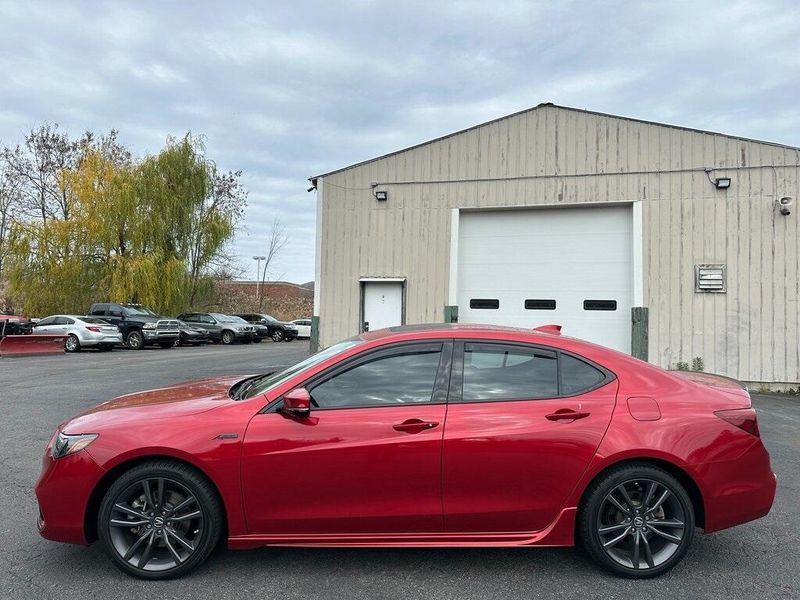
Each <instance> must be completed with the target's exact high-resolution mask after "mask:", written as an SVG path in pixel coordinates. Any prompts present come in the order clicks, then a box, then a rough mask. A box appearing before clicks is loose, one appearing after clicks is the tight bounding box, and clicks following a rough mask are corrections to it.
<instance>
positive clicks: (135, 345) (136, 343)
mask: <svg viewBox="0 0 800 600" xmlns="http://www.w3.org/2000/svg"><path fill="white" fill-rule="evenodd" d="M125 344H126V345H127V346H128V348H130V349H131V350H141V349H142V348H143V347H144V337H143V336H142V332H141V331H131V332H130V333H129V334H128V337H127V338H125Z"/></svg>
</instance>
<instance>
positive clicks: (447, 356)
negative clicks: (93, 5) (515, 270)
mask: <svg viewBox="0 0 800 600" xmlns="http://www.w3.org/2000/svg"><path fill="white" fill-rule="evenodd" d="M559 331H560V327H558V326H553V325H548V326H543V327H540V328H538V329H536V330H533V331H531V330H522V329H511V328H501V327H491V326H466V325H417V326H410V327H400V328H393V329H384V330H380V331H375V332H370V333H366V334H363V335H362V336H360V337H358V338H353V339H350V340H347V341H344V342H341V343H339V344H336V345H335V346H332V347H330V348H328V349H327V350H325V351H323V352H320V353H319V354H315V355H314V356H311V357H310V358H308V359H306V360H304V361H302V362H300V363H298V364H296V365H294V366H292V367H289V368H287V369H285V370H283V371H280V372H275V373H265V374H261V375H256V376H251V377H246V378H244V379H241V378H232V377H231V378H217V379H206V380H202V381H197V382H194V383H189V384H184V385H179V386H175V387H171V388H165V389H159V390H155V391H150V392H143V393H137V394H131V395H128V396H122V397H120V398H117V399H115V400H111V401H109V402H106V403H104V404H101V405H99V406H97V407H96V408H94V409H92V410H89V411H88V412H86V413H83V414H82V415H80V416H78V417H75V418H74V419H71V420H70V421H67V422H66V423H64V424H62V425H61V426H59V428H58V430H57V431H56V432H55V434H54V435H53V438H52V440H51V441H50V443H49V445H48V447H47V450H46V453H45V457H44V465H43V469H42V474H41V477H40V479H39V482H38V484H37V485H36V495H37V497H38V501H39V507H40V514H39V521H38V525H39V531H40V532H41V534H42V535H43V536H44V537H46V538H48V539H51V540H57V541H62V542H72V543H78V544H88V543H91V542H92V541H94V540H95V539H99V540H100V541H101V542H102V544H103V545H104V546H105V549H106V550H107V552H108V554H109V556H110V557H111V559H112V560H113V561H114V562H115V563H116V564H117V565H118V566H119V567H120V568H122V569H123V570H124V571H127V572H128V573H130V574H132V575H135V576H138V577H142V578H147V579H162V578H168V577H176V576H179V575H183V574H185V573H187V572H189V571H190V570H192V569H193V568H195V567H197V566H198V565H199V564H200V563H202V562H203V561H204V560H205V559H206V558H207V557H208V556H209V554H210V552H211V551H212V549H213V548H214V547H215V546H216V545H217V544H218V543H220V542H222V540H223V538H225V541H226V542H227V545H228V547H230V548H236V549H247V548H255V547H259V546H270V545H276V546H277V545H279V546H372V547H374V546H528V545H534V546H535V545H541V546H572V545H579V546H581V547H582V548H583V549H585V551H586V552H587V553H588V554H589V555H590V556H591V557H592V558H593V559H594V560H595V561H596V562H597V563H599V564H600V565H602V566H603V567H605V568H607V569H609V570H611V571H613V572H614V573H617V574H619V575H623V576H629V577H651V576H655V575H659V574H661V573H664V572H665V571H667V570H668V569H670V568H671V567H673V566H674V565H675V564H676V563H678V562H679V561H680V560H681V558H682V557H683V556H684V555H685V554H686V551H687V549H688V547H689V545H690V544H691V542H692V538H693V536H694V533H695V528H701V529H703V530H704V531H705V532H706V533H708V532H713V531H718V530H720V529H724V528H727V527H731V526H733V525H738V524H740V523H744V522H746V521H750V520H753V519H757V518H759V517H762V516H764V515H766V514H767V513H768V512H769V510H770V508H771V506H772V501H773V498H774V496H775V487H776V478H775V475H774V474H773V472H772V469H771V468H770V461H769V456H768V454H767V451H766V449H765V448H764V445H763V444H762V442H761V439H760V437H759V431H758V424H757V421H756V414H755V411H754V410H753V408H752V406H751V403H750V397H749V395H748V393H747V391H746V390H745V389H744V388H743V387H742V386H741V385H739V384H738V383H737V382H735V381H732V380H730V379H727V378H723V377H717V376H712V375H704V374H697V373H695V374H690V373H672V372H667V371H664V370H662V369H659V368H657V367H654V366H652V365H649V364H646V363H644V362H641V361H639V360H636V359H634V358H631V357H630V356H627V355H624V354H621V353H618V352H615V351H612V350H608V349H606V348H602V347H600V346H596V345H593V344H589V343H587V342H583V341H580V340H576V339H571V338H568V337H562V336H561V335H560V334H559Z"/></svg>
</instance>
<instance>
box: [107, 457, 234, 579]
mask: <svg viewBox="0 0 800 600" xmlns="http://www.w3.org/2000/svg"><path fill="white" fill-rule="evenodd" d="M222 530H223V515H222V507H221V503H220V500H219V498H218V496H217V493H216V491H215V490H214V488H213V487H212V485H211V484H210V483H209V482H208V481H207V480H206V479H205V478H204V477H203V476H201V475H200V474H198V473H197V472H196V471H194V470H193V469H192V468H190V467H188V466H185V465H181V464H178V463H173V462H170V461H153V462H147V463H143V464H140V465H137V466H135V467H133V468H132V469H131V470H129V471H127V472H125V473H124V474H123V475H122V476H120V477H119V479H117V480H116V481H115V482H114V483H113V484H112V485H111V487H110V488H109V489H108V492H106V494H105V496H104V497H103V501H102V503H101V505H100V511H99V514H98V526H97V531H98V533H99V536H100V539H101V540H102V542H103V545H104V546H105V549H106V552H107V553H108V554H109V556H110V557H111V558H112V560H113V561H114V563H115V564H116V565H117V566H118V567H119V568H120V569H122V570H123V571H125V572H127V573H129V574H131V575H134V576H136V577H140V578H142V579H170V578H173V577H179V576H181V575H184V574H186V573H187V572H189V571H191V570H192V569H194V568H195V567H197V566H198V565H199V564H201V563H202V562H203V561H205V560H206V558H208V555H209V554H210V553H211V551H212V550H213V549H214V547H215V546H216V545H217V542H218V541H219V539H220V535H221V532H222Z"/></svg>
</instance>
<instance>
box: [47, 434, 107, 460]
mask: <svg viewBox="0 0 800 600" xmlns="http://www.w3.org/2000/svg"><path fill="white" fill-rule="evenodd" d="M96 439H97V434H96V433H87V434H84V435H67V434H65V433H61V432H60V431H59V432H58V434H57V435H56V439H55V441H54V442H53V448H52V450H51V453H52V455H53V458H63V457H64V456H67V455H69V454H74V453H75V452H79V451H80V450H83V449H84V448H86V446H88V445H89V444H91V443H92V442H93V441H95V440H96Z"/></svg>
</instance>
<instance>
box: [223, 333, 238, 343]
mask: <svg viewBox="0 0 800 600" xmlns="http://www.w3.org/2000/svg"><path fill="white" fill-rule="evenodd" d="M221 339H222V343H223V344H226V345H230V344H232V343H233V340H234V339H235V337H234V335H233V332H232V331H223V332H222V338H221Z"/></svg>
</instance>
